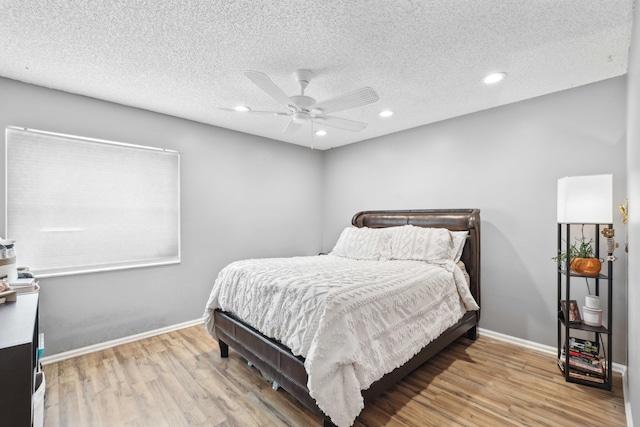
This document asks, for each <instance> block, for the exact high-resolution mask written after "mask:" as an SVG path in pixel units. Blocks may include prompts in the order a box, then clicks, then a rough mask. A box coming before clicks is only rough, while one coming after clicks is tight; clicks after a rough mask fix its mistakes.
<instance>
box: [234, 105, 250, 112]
mask: <svg viewBox="0 0 640 427" xmlns="http://www.w3.org/2000/svg"><path fill="white" fill-rule="evenodd" d="M233 109H234V110H236V111H238V112H240V113H246V112H248V111H251V108H249V107H246V106H244V105H236V106H235V107H233Z"/></svg>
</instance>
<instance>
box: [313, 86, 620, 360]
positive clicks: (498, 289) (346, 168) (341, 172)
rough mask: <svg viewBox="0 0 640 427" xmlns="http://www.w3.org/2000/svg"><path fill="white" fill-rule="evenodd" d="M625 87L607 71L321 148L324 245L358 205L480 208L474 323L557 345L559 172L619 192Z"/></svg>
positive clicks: (617, 292) (617, 279) (360, 207)
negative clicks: (599, 77)
mask: <svg viewBox="0 0 640 427" xmlns="http://www.w3.org/2000/svg"><path fill="white" fill-rule="evenodd" d="M505 84H509V83H508V81H506V82H505ZM625 91H626V81H625V78H616V79H611V80H607V81H603V82H599V83H596V84H592V85H588V86H583V87H579V88H575V89H571V90H567V91H564V92H560V93H556V94H552V95H547V96H543V97H539V98H535V99H531V100H528V101H524V102H519V103H515V104H511V105H507V106H504V107H500V108H495V109H492V110H487V111H483V112H479V113H475V114H471V115H467V116H463V117H458V118H455V119H451V120H447V121H443V122H439V123H435V124H431V125H427V126H423V127H420V128H415V129H412V130H408V131H404V132H400V133H395V134H392V135H389V136H385V137H381V138H377V139H375V140H370V141H367V142H363V143H359V144H355V145H349V146H345V147H341V148H338V149H334V150H331V151H329V152H327V154H326V158H325V165H324V167H325V174H324V179H325V185H324V215H323V220H324V227H323V248H324V250H329V249H331V247H332V245H333V242H335V241H336V239H337V237H338V235H339V233H340V231H341V230H342V228H343V227H345V226H347V225H349V219H350V217H351V215H352V214H353V213H355V212H356V211H359V210H366V209H411V208H453V207H456V208H480V209H481V218H482V277H481V279H482V303H483V304H482V318H481V327H483V328H486V329H489V330H493V331H496V332H500V333H504V334H507V335H511V336H515V337H519V338H522V339H525V340H530V341H534V342H537V343H542V344H546V345H550V346H555V344H556V272H555V265H554V263H553V262H552V261H551V259H550V258H551V257H552V256H554V254H555V251H556V188H557V179H558V178H560V177H563V176H567V175H590V174H599V173H611V172H612V173H613V176H614V178H613V179H614V200H615V202H616V203H618V201H621V200H624V195H625V188H626V173H625V161H626V160H625V155H626V144H625V128H626V105H625ZM614 217H615V218H616V221H617V220H618V216H617V215H615V216H614ZM616 226H617V228H618V230H623V228H622V227H621V224H619V223H617V224H616ZM621 234H623V233H621ZM619 240H622V239H619ZM616 255H617V256H618V257H619V261H617V262H616V263H615V264H614V279H615V280H614V288H615V293H614V301H613V303H614V307H615V313H614V325H613V327H614V330H615V336H614V341H613V343H614V357H613V360H614V361H615V362H620V363H624V362H625V348H626V329H627V328H626V318H627V313H626V256H625V254H624V252H623V251H622V250H618V251H617V253H616ZM583 293H586V289H585V290H584V292H583ZM578 299H579V300H583V299H582V298H578Z"/></svg>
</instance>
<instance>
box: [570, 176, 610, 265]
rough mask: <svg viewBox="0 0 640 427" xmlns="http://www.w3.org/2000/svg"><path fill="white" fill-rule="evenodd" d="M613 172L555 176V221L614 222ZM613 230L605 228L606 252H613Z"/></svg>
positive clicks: (571, 222) (581, 222)
mask: <svg viewBox="0 0 640 427" xmlns="http://www.w3.org/2000/svg"><path fill="white" fill-rule="evenodd" d="M612 206H613V176H612V175H611V174H605V175H588V176H567V177H565V178H560V179H559V180H558V223H562V224H611V223H613V208H612ZM614 233H615V232H614V230H613V228H605V229H603V230H602V235H603V236H604V237H606V238H607V246H608V252H609V253H610V254H612V253H613V247H614V241H613V236H614Z"/></svg>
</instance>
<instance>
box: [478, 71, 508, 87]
mask: <svg viewBox="0 0 640 427" xmlns="http://www.w3.org/2000/svg"><path fill="white" fill-rule="evenodd" d="M505 77H507V73H503V72H499V73H492V74H489V75H486V76H485V77H484V78H483V79H482V82H483V83H484V84H488V85H491V84H494V83H498V82H499V81H501V80H503V79H504V78H505Z"/></svg>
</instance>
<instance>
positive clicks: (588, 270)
mask: <svg viewBox="0 0 640 427" xmlns="http://www.w3.org/2000/svg"><path fill="white" fill-rule="evenodd" d="M570 268H571V270H573V271H575V272H576V273H578V274H583V275H585V276H592V277H595V276H597V275H598V273H600V269H601V268H602V262H600V260H599V259H598V258H574V259H572V260H571V266H570Z"/></svg>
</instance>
